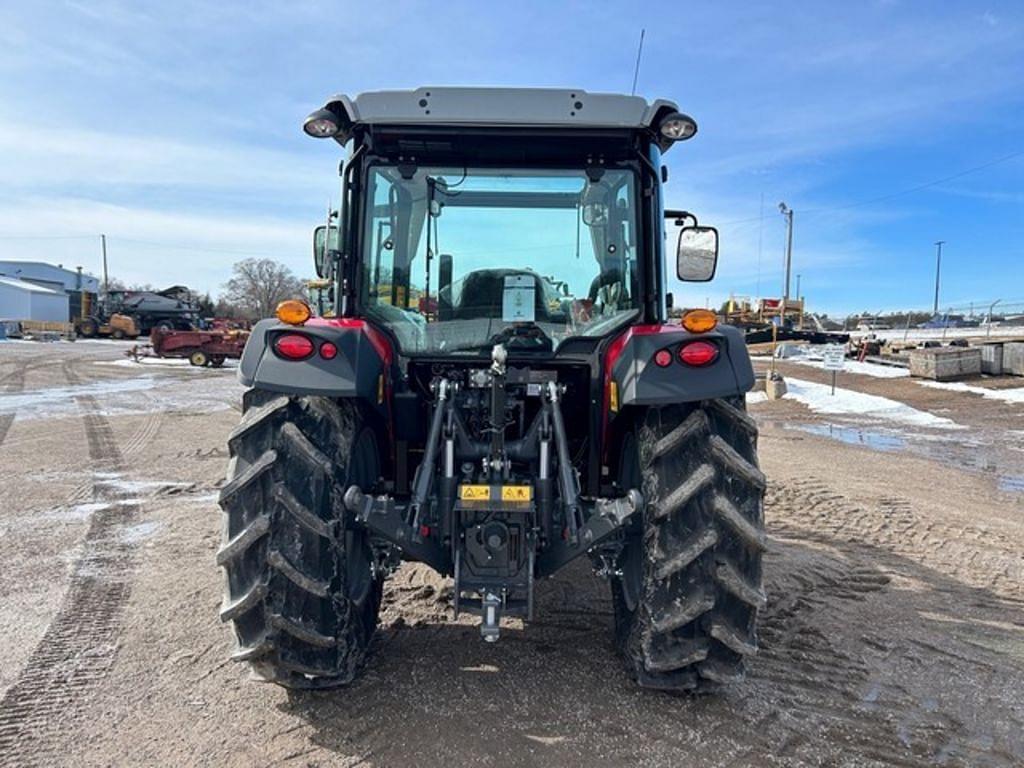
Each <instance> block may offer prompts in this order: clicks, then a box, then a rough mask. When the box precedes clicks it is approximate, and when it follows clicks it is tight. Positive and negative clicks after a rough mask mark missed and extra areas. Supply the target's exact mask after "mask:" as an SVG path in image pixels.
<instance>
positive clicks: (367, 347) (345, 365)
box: [238, 318, 393, 408]
mask: <svg viewBox="0 0 1024 768" xmlns="http://www.w3.org/2000/svg"><path fill="white" fill-rule="evenodd" d="M285 334H300V335H302V336H305V337H307V338H308V339H310V340H311V341H312V342H313V346H314V351H313V354H312V355H310V356H309V357H307V358H305V359H303V360H289V359H286V358H284V357H281V356H279V355H278V354H277V353H276V352H275V351H274V348H273V345H274V342H275V341H276V340H277V339H278V338H279V337H280V336H283V335H285ZM325 342H330V343H331V344H334V346H335V347H337V350H338V351H337V354H336V355H334V357H331V358H325V357H324V356H323V355H322V354H321V353H320V348H321V345H323V344H324V343H325ZM392 363H393V355H392V350H391V345H390V343H389V342H388V340H387V337H385V336H384V335H383V334H382V333H381V332H380V331H378V330H377V329H376V328H374V327H373V326H371V325H369V324H368V323H366V322H365V321H363V320H357V319H352V318H312V319H310V320H309V321H307V322H306V323H305V324H304V325H301V326H295V325H288V324H286V323H282V322H280V321H279V320H274V319H271V320H261V321H260V322H258V323H257V324H256V325H255V327H254V328H253V329H252V333H251V334H250V336H249V340H248V342H247V343H246V345H245V350H244V351H243V352H242V359H241V361H240V362H239V365H238V378H239V380H240V381H241V382H242V384H244V385H245V386H247V387H255V388H257V389H265V390H269V391H271V392H282V393H284V394H289V395H320V396H324V397H350V398H360V399H364V400H366V401H368V402H369V403H371V404H372V405H374V406H376V407H377V408H383V407H384V405H385V398H386V392H387V391H389V390H390V387H391V381H390V375H391V366H392Z"/></svg>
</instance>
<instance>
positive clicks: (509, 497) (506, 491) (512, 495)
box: [501, 485, 533, 501]
mask: <svg viewBox="0 0 1024 768" xmlns="http://www.w3.org/2000/svg"><path fill="white" fill-rule="evenodd" d="M532 498H533V487H532V486H529V485H503V486H501V500H502V501H529V500H530V499H532Z"/></svg>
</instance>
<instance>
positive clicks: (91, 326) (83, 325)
mask: <svg viewBox="0 0 1024 768" xmlns="http://www.w3.org/2000/svg"><path fill="white" fill-rule="evenodd" d="M98 331H99V328H98V327H97V325H96V321H95V320H93V319H91V318H90V319H86V320H82V321H81V322H80V323H79V324H78V335H79V336H83V337H84V338H86V339H91V338H94V337H95V336H96V334H97V333H98Z"/></svg>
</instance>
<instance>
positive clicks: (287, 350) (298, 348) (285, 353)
mask: <svg viewBox="0 0 1024 768" xmlns="http://www.w3.org/2000/svg"><path fill="white" fill-rule="evenodd" d="M274 351H275V352H277V354H278V355H280V356H281V357H284V358H286V359H288V360H305V359H306V358H307V357H309V356H310V355H312V354H313V342H312V341H311V340H310V338H309V337H308V336H303V335H302V334H300V333H286V334H285V335H284V336H278V337H277V341H275V342H274Z"/></svg>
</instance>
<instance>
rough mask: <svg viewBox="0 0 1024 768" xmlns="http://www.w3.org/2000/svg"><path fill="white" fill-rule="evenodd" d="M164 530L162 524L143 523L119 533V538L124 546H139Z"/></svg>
mask: <svg viewBox="0 0 1024 768" xmlns="http://www.w3.org/2000/svg"><path fill="white" fill-rule="evenodd" d="M161 528H163V524H162V523H157V522H142V523H138V524H136V525H130V526H126V527H124V528H122V529H121V530H120V531H118V532H117V538H118V540H119V541H120V542H121V543H122V544H138V543H139V542H140V541H145V540H146V539H149V538H151V537H152V536H153V535H154V534H156V532H157V531H159V530H160V529H161Z"/></svg>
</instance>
